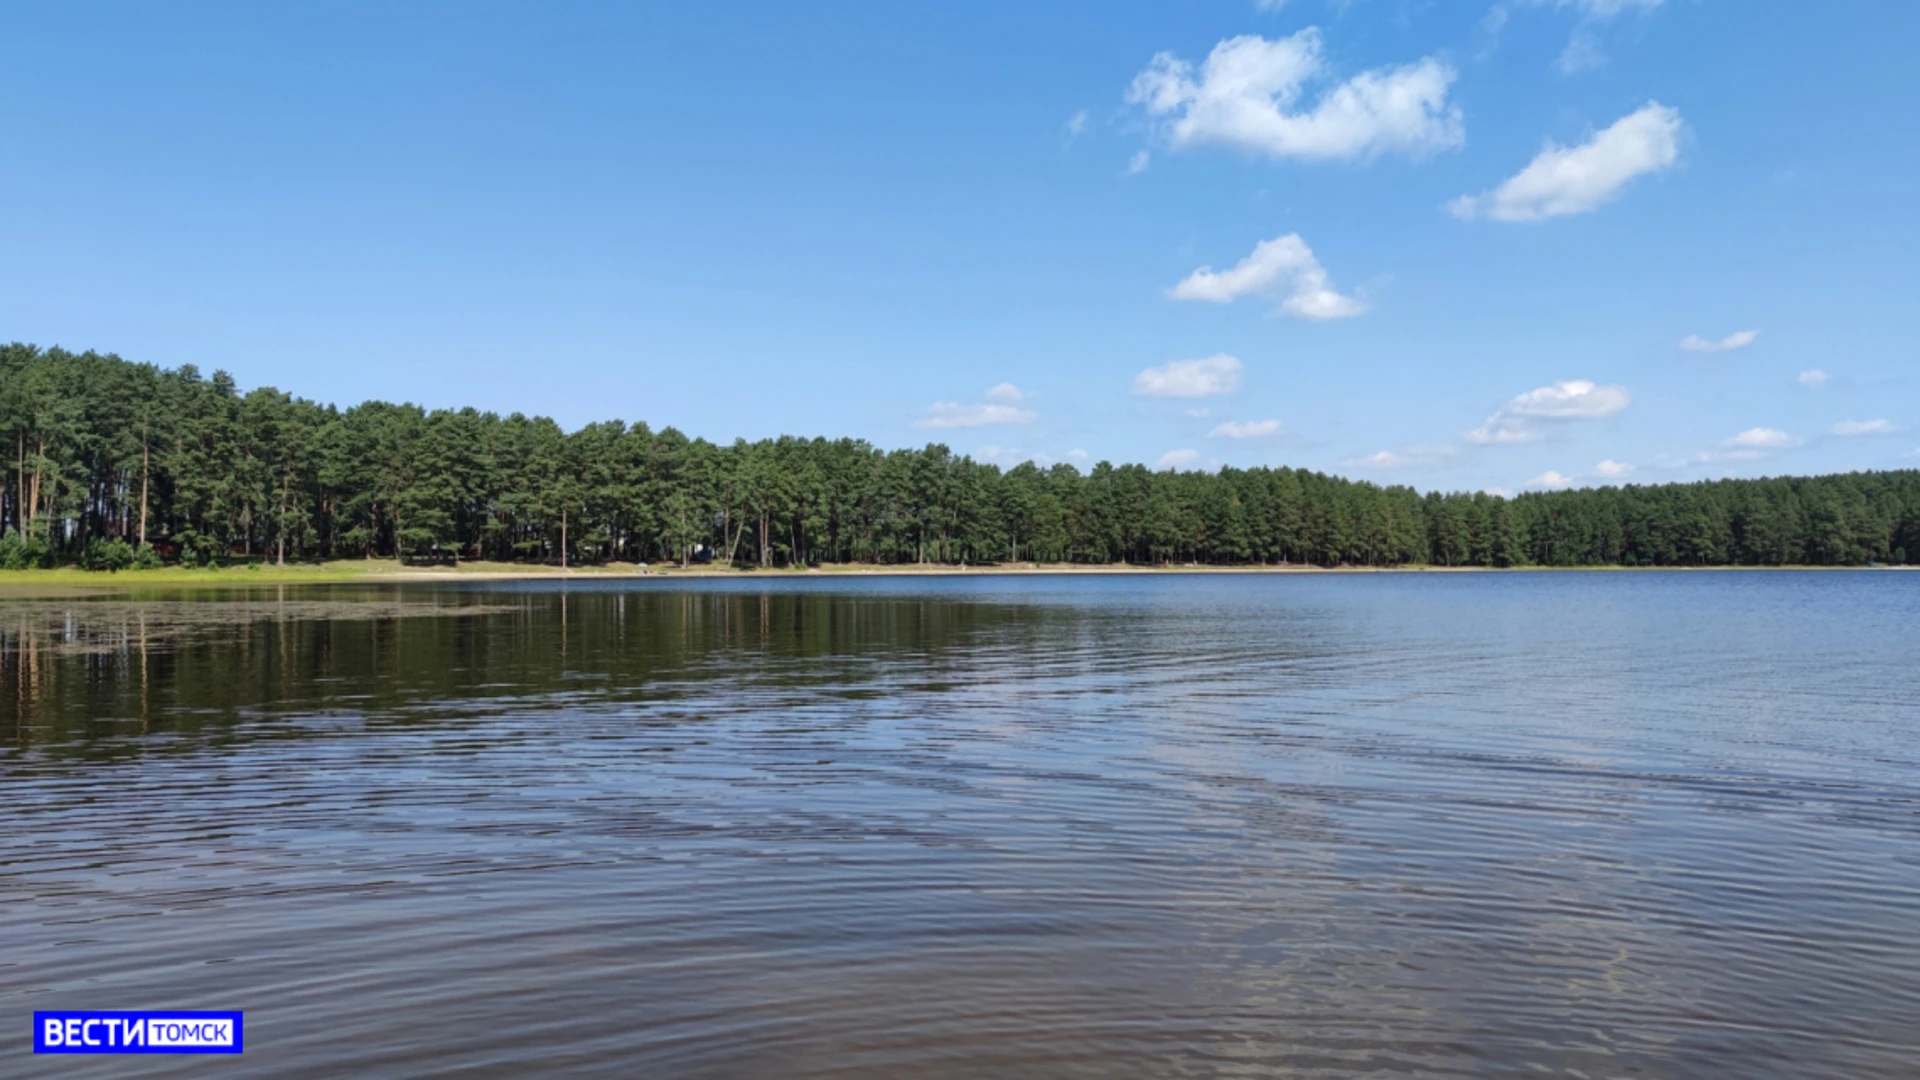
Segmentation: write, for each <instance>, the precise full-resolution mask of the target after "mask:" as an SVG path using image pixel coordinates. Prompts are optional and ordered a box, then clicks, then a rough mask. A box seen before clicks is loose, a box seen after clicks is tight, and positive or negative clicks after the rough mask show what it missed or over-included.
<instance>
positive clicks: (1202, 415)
mask: <svg viewBox="0 0 1920 1080" xmlns="http://www.w3.org/2000/svg"><path fill="white" fill-rule="evenodd" d="M1186 414H1187V415H1188V416H1191V417H1193V418H1195V419H1197V420H1204V419H1206V418H1207V417H1209V416H1212V415H1213V410H1212V409H1209V408H1207V407H1206V406H1205V405H1196V406H1194V407H1193V408H1191V409H1188V410H1186Z"/></svg>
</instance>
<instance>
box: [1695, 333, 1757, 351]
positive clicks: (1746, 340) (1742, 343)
mask: <svg viewBox="0 0 1920 1080" xmlns="http://www.w3.org/2000/svg"><path fill="white" fill-rule="evenodd" d="M1759 336H1760V331H1758V330H1741V331H1738V332H1737V333H1732V334H1728V335H1727V336H1726V337H1723V338H1721V339H1720V340H1718V341H1710V340H1708V339H1707V338H1703V337H1701V336H1700V335H1699V334H1688V335H1687V336H1686V337H1683V338H1681V339H1680V347H1681V348H1683V349H1685V350H1687V351H1688V352H1731V351H1733V350H1734V349H1744V348H1746V347H1747V346H1749V345H1751V344H1753V339H1755V338H1757V337H1759Z"/></svg>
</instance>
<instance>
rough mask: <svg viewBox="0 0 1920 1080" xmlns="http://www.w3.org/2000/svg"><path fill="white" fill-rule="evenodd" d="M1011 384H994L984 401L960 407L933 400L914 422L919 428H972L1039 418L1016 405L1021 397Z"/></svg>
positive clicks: (1017, 389) (959, 405) (954, 402)
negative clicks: (922, 414)
mask: <svg viewBox="0 0 1920 1080" xmlns="http://www.w3.org/2000/svg"><path fill="white" fill-rule="evenodd" d="M1024 396H1025V395H1023V394H1022V393H1020V388H1019V387H1017V386H1015V385H1013V384H1012V383H1006V382H1003V383H998V384H996V385H994V386H992V387H990V388H989V389H988V390H987V393H986V398H987V402H986V403H985V404H980V405H962V404H961V403H959V402H957V401H936V402H934V403H933V404H932V405H929V406H927V411H926V415H924V416H922V417H921V418H920V419H918V420H916V421H914V426H915V427H923V428H972V427H988V426H990V425H993V424H1027V423H1032V422H1033V421H1035V420H1037V419H1039V418H1040V414H1039V413H1036V412H1034V411H1033V410H1032V409H1023V408H1021V407H1020V406H1019V402H1020V399H1021V398H1022V397H1024Z"/></svg>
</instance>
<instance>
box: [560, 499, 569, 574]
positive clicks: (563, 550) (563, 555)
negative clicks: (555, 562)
mask: <svg viewBox="0 0 1920 1080" xmlns="http://www.w3.org/2000/svg"><path fill="white" fill-rule="evenodd" d="M566 568H567V511H566V508H565V507H562V508H561V510H560V569H562V570H565V569H566Z"/></svg>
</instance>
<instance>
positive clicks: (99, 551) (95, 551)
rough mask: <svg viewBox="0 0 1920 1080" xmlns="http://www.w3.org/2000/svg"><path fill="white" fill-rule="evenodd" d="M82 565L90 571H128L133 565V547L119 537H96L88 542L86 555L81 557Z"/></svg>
mask: <svg viewBox="0 0 1920 1080" xmlns="http://www.w3.org/2000/svg"><path fill="white" fill-rule="evenodd" d="M80 565H82V566H84V567H86V568H87V569H89V570H106V571H109V572H112V571H118V570H125V569H128V568H129V567H131V566H132V565H133V545H132V544H129V543H127V542H126V541H125V540H122V539H120V538H119V537H117V536H111V537H100V536H96V537H94V538H93V539H92V540H89V541H87V550H86V554H85V555H84V556H82V557H81V559H80Z"/></svg>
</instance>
